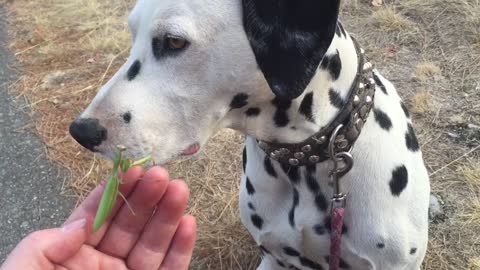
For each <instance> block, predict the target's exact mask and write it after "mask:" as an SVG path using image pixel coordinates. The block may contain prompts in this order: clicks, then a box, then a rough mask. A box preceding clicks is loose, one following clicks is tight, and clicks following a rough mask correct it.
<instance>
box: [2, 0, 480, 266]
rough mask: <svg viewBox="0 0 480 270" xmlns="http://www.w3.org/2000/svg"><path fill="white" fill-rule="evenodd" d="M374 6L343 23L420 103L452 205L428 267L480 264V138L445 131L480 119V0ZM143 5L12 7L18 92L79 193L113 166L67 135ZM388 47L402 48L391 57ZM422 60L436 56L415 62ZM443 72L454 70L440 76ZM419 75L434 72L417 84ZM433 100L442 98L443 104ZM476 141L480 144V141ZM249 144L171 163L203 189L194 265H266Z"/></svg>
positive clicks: (126, 0) (423, 132)
mask: <svg viewBox="0 0 480 270" xmlns="http://www.w3.org/2000/svg"><path fill="white" fill-rule="evenodd" d="M0 1H1V0H0ZM367 2H368V3H361V2H359V1H345V2H344V4H343V6H344V10H343V17H344V21H345V22H346V25H348V29H351V30H352V32H354V33H356V37H358V38H359V40H360V41H361V43H362V44H363V45H364V47H365V48H366V49H367V52H368V53H369V55H370V57H372V58H373V60H375V62H376V63H377V66H379V67H381V69H382V72H384V73H385V75H387V77H389V78H392V79H393V81H394V83H396V85H397V87H398V89H399V91H400V92H401V94H402V95H403V96H405V98H407V99H409V100H411V101H412V105H413V110H412V111H413V112H414V118H416V119H415V123H416V128H417V130H418V131H419V132H418V136H419V139H420V140H421V141H422V142H423V143H424V147H422V148H423V149H425V150H424V156H425V159H426V162H427V165H428V168H429V169H430V171H433V172H438V173H435V174H434V175H432V189H433V191H434V192H435V193H436V194H439V195H441V197H442V199H443V200H444V201H445V203H446V205H445V208H446V209H445V210H446V216H447V219H446V220H445V221H443V222H440V223H437V224H433V225H432V227H431V238H430V247H429V251H428V256H427V258H426V260H425V263H424V267H423V269H428V270H434V269H435V270H436V269H451V270H459V269H478V268H479V267H478V265H479V257H480V246H479V245H478V243H479V242H480V236H479V234H478V232H479V231H480V224H479V223H480V219H479V217H480V204H479V201H478V198H479V197H480V190H479V189H480V181H479V180H478V179H479V175H478V173H479V172H478V168H479V164H480V155H479V154H478V151H472V149H474V147H475V145H470V144H467V143H466V142H465V141H462V140H461V139H457V140H456V141H454V140H452V139H449V138H447V137H445V136H443V134H446V133H447V132H448V131H451V130H450V129H451V125H450V124H451V123H448V122H446V121H447V120H445V119H449V117H452V116H454V115H460V116H461V120H462V121H464V122H465V123H467V122H468V123H477V124H478V123H480V107H479V106H478V103H479V100H480V93H478V91H476V90H475V85H476V84H475V82H476V83H478V82H479V81H480V76H479V74H480V72H479V69H480V61H479V60H480V38H479V36H480V19H479V18H480V4H479V1H478V0H448V1H444V0H427V1H425V0H398V1H395V0H393V1H388V5H384V6H382V7H380V8H378V9H376V8H375V9H372V7H371V6H370V4H369V1H367ZM132 4H133V0H103V1H100V0H45V1H31V0H30V1H29V0H15V1H14V2H13V3H11V4H10V10H11V11H12V12H13V14H12V19H14V24H12V27H11V29H12V30H13V32H12V41H13V42H12V45H11V48H12V50H13V51H15V52H16V56H17V59H18V61H19V63H20V64H21V68H22V74H24V75H23V76H21V77H20V79H19V80H18V82H17V83H16V84H15V85H14V90H15V91H16V93H17V95H18V96H19V97H23V98H25V99H27V101H28V102H29V104H30V105H29V107H28V108H26V109H27V110H30V111H32V112H34V113H35V116H36V129H37V130H38V133H39V134H40V136H41V137H42V138H43V140H44V142H45V144H46V145H47V150H48V154H49V158H50V159H51V160H52V162H57V163H60V164H61V165H63V166H64V167H66V168H68V169H69V170H70V172H71V177H70V178H69V179H67V181H66V182H65V184H66V186H67V187H69V188H72V189H73V190H74V191H75V192H76V193H77V195H78V196H79V198H82V197H83V196H84V195H85V194H87V193H88V192H89V191H90V190H91V189H92V188H93V187H94V186H95V185H96V183H98V181H99V180H100V179H101V178H102V177H103V175H104V174H105V172H106V171H107V168H108V167H109V164H107V163H106V162H104V161H102V160H101V159H99V158H98V157H95V156H94V155H92V154H91V153H89V152H86V151H84V150H82V149H81V148H80V147H78V146H77V144H76V143H74V142H73V141H72V139H71V138H70V137H69V135H68V134H67V129H68V125H69V123H70V122H71V121H72V119H74V118H75V117H76V116H77V115H78V113H79V112H81V111H82V110H83V108H85V107H86V105H87V104H88V103H89V101H90V100H91V98H92V97H93V96H94V95H95V93H96V89H98V87H99V86H100V85H102V84H103V83H104V82H105V81H106V80H107V79H108V78H109V77H110V76H111V75H112V74H113V73H114V72H115V70H116V69H117V68H118V67H119V66H120V65H121V64H123V62H124V59H125V57H126V56H127V51H128V49H129V39H130V38H129V34H128V32H127V24H126V22H127V12H128V10H129V8H130V7H131V6H132ZM386 51H388V52H390V53H389V54H391V55H389V56H386V57H385V56H384V55H385V53H384V52H386ZM392 55H393V57H392ZM418 59H429V61H430V63H428V62H423V63H421V64H420V65H419V66H418V67H417V68H415V66H413V65H414V63H417V62H418ZM440 68H441V69H440ZM55 73H56V74H55ZM440 73H441V74H442V76H444V77H445V78H443V77H442V78H440V79H439V80H430V78H431V77H432V76H433V77H435V76H437V75H439V74H440ZM412 74H415V77H422V76H424V78H425V80H423V81H422V80H412V78H411V76H412ZM419 75H420V76H419ZM440 77H441V76H440ZM427 83H428V84H430V86H429V87H426V84H427ZM423 89H426V90H423ZM415 93H417V94H416V95H415ZM463 94H465V95H463ZM465 96H468V98H465ZM433 99H434V100H438V101H440V102H442V106H441V107H440V108H438V109H437V108H436V106H432V103H431V100H433ZM433 107H435V110H433ZM455 132H463V129H461V130H460V131H455ZM471 134H474V133H473V132H470V133H468V134H467V133H466V132H465V134H460V135H462V136H463V135H465V136H467V135H468V136H471ZM461 138H463V137H461ZM474 138H475V137H474ZM232 142H235V143H232ZM468 142H469V143H476V144H477V145H478V141H476V140H475V139H470V140H469V141H468ZM241 144H242V138H241V136H240V135H238V134H236V133H234V132H232V131H225V132H222V133H220V134H219V135H217V136H216V137H215V138H213V140H212V141H211V143H210V144H209V146H208V147H207V149H206V151H205V153H203V154H202V155H201V156H200V157H199V158H198V159H196V160H192V161H189V162H182V163H173V164H170V165H168V169H169V170H170V171H171V174H172V175H173V176H177V177H182V178H184V179H186V181H187V182H188V184H189V186H190V188H191V190H192V197H191V201H190V205H189V211H190V212H191V213H193V214H194V215H195V216H196V217H197V219H198V223H199V233H198V235H199V239H198V243H197V246H196V250H195V258H194V260H193V264H192V267H191V268H192V269H202V270H203V269H255V266H256V264H257V262H258V254H257V251H256V250H255V248H254V246H253V245H252V242H251V239H250V236H248V234H247V233H246V231H245V229H244V228H243V226H242V225H241V224H240V221H239V214H238V207H237V204H238V201H237V200H238V184H239V175H240V171H241V168H240V164H241V162H240V148H241ZM466 153H467V154H466ZM459 157H460V158H459ZM452 161H455V162H452Z"/></svg>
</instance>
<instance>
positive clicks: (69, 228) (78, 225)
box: [62, 218, 87, 233]
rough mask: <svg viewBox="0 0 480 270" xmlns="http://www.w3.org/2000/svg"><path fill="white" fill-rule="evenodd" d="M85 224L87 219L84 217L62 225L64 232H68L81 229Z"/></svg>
mask: <svg viewBox="0 0 480 270" xmlns="http://www.w3.org/2000/svg"><path fill="white" fill-rule="evenodd" d="M85 224H87V220H86V219H84V218H82V219H79V220H77V221H74V222H72V223H69V224H66V225H64V226H63V227H62V232H64V233H66V232H71V231H75V230H78V229H81V228H83V227H85Z"/></svg>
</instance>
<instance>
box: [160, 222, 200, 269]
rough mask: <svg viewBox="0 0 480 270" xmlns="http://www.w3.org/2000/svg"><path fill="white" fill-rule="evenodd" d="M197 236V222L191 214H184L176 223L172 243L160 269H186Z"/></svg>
mask: <svg viewBox="0 0 480 270" xmlns="http://www.w3.org/2000/svg"><path fill="white" fill-rule="evenodd" d="M196 237H197V223H196V222H195V218H194V217H192V216H184V217H183V218H182V220H181V221H180V224H179V225H178V229H177V232H176V233H175V236H174V237H173V240H172V244H171V246H170V248H169V249H168V253H167V256H166V257H165V259H164V261H163V263H162V266H161V267H160V270H171V269H175V270H188V266H189V265H190V261H191V260H192V253H193V247H194V245H195V239H196Z"/></svg>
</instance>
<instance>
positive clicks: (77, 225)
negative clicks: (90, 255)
mask: <svg viewBox="0 0 480 270" xmlns="http://www.w3.org/2000/svg"><path fill="white" fill-rule="evenodd" d="M87 235H88V228H87V221H86V220H85V219H81V220H77V221H74V222H72V223H69V224H67V225H66V226H64V227H63V228H60V229H59V228H57V229H50V230H43V231H36V232H33V233H31V234H30V235H28V236H27V237H25V238H24V239H23V240H22V241H21V242H20V244H19V245H18V246H17V247H16V248H15V250H14V251H13V252H12V253H11V254H10V256H9V257H8V259H7V260H6V262H5V265H4V267H5V269H29V268H30V267H31V265H32V264H31V263H32V262H33V263H36V264H39V265H43V267H44V268H51V265H50V266H49V265H48V264H53V265H54V264H60V263H61V262H63V261H65V260H67V259H68V258H70V257H72V256H73V255H74V254H75V253H76V252H77V251H78V250H79V249H80V248H81V247H82V245H83V243H84V242H85V241H86V240H87ZM25 258H28V260H25ZM27 265H30V267H28V266H27Z"/></svg>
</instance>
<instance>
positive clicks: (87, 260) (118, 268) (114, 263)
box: [62, 245, 127, 270]
mask: <svg viewBox="0 0 480 270" xmlns="http://www.w3.org/2000/svg"><path fill="white" fill-rule="evenodd" d="M62 267H65V269H69V270H85V269H88V270H105V269H115V270H126V269H127V266H126V265H125V262H124V261H122V260H120V259H118V258H114V257H111V256H108V255H105V254H103V253H102V252H100V251H98V250H96V249H95V248H94V247H91V246H88V245H84V246H82V248H81V249H80V250H79V251H78V252H77V253H76V254H75V256H73V257H71V258H70V259H68V260H67V261H65V262H63V263H62Z"/></svg>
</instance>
